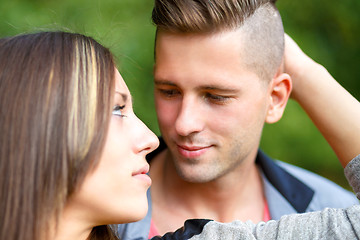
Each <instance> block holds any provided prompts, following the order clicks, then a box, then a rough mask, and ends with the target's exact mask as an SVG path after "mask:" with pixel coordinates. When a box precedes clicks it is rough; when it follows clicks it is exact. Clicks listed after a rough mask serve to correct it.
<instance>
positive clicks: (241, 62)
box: [119, 0, 358, 239]
mask: <svg viewBox="0 0 360 240" xmlns="http://www.w3.org/2000/svg"><path fill="white" fill-rule="evenodd" d="M153 22H154V23H155V24H156V26H157V33H156V45H155V66H154V80H155V103H156V110H157V116H158V121H159V126H160V130H161V134H162V137H163V140H164V141H163V142H162V144H161V146H160V147H159V149H158V150H157V151H156V152H155V153H154V154H152V155H151V156H149V159H150V163H151V171H150V175H151V178H152V180H153V185H152V187H151V191H150V192H149V204H150V205H149V209H150V210H149V213H148V216H147V217H146V218H145V219H144V220H142V221H140V222H137V223H134V224H130V225H127V226H121V227H120V230H119V231H120V232H121V235H122V237H123V238H125V239H127V238H129V239H131V238H132V239H139V238H140V239H146V238H147V237H148V236H153V235H156V234H164V233H165V232H168V231H173V230H175V229H177V228H178V227H180V226H182V225H183V223H184V221H185V220H186V219H190V218H208V219H214V220H217V221H220V222H230V221H233V220H235V219H238V220H243V221H246V220H252V221H253V222H259V221H261V220H265V221H266V220H269V219H279V218H280V217H281V216H282V215H284V214H291V213H302V212H309V211H315V210H320V209H323V208H325V207H347V206H350V205H353V204H356V203H358V201H357V199H356V197H355V196H354V195H353V194H351V193H349V192H347V191H345V190H343V189H341V188H340V187H338V186H336V185H335V184H333V183H331V182H329V181H328V180H325V179H323V178H321V177H319V176H317V175H315V174H313V173H309V172H307V171H305V170H303V169H299V168H297V167H295V166H291V165H289V164H285V163H281V162H274V161H273V160H271V159H270V158H269V157H268V156H266V155H265V154H264V153H262V152H261V151H259V149H258V148H259V143H260V138H261V132H262V129H263V125H264V123H265V122H267V123H274V122H276V121H278V120H279V119H280V118H281V116H282V114H283V111H284V109H285V106H286V103H287V100H288V98H289V96H290V93H291V89H292V81H291V78H290V76H289V75H288V74H287V73H285V72H283V64H282V61H283V54H284V30H283V26H282V22H281V17H280V15H279V12H278V10H277V9H276V7H275V5H274V1H270V0H267V1H266V0H263V1H260V0H210V1H209V0H197V1H194V0H155V7H154V10H153ZM150 193H151V197H150ZM340 196H341V197H340ZM340 199H341V200H340ZM149 231H150V233H149Z"/></svg>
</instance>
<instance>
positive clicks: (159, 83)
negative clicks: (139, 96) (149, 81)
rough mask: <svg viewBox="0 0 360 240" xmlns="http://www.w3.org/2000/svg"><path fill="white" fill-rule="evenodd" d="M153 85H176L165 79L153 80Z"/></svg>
mask: <svg viewBox="0 0 360 240" xmlns="http://www.w3.org/2000/svg"><path fill="white" fill-rule="evenodd" d="M154 83H155V85H169V86H174V87H175V86H176V84H175V83H173V82H170V81H167V80H154Z"/></svg>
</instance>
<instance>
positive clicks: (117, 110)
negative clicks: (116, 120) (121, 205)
mask: <svg viewBox="0 0 360 240" xmlns="http://www.w3.org/2000/svg"><path fill="white" fill-rule="evenodd" d="M124 108H125V105H122V106H120V105H115V106H114V108H113V110H112V114H113V115H115V116H119V117H126V115H124V114H123V113H122V110H123V109H124Z"/></svg>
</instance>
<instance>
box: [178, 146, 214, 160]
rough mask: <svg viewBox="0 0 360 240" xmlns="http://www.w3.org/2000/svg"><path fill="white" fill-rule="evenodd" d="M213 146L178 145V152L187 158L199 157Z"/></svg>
mask: <svg viewBox="0 0 360 240" xmlns="http://www.w3.org/2000/svg"><path fill="white" fill-rule="evenodd" d="M210 147H211V146H185V145H177V148H178V152H179V153H180V154H181V155H182V156H184V157H186V158H197V157H200V156H201V155H203V154H204V153H205V152H207V151H208V150H209V148H210Z"/></svg>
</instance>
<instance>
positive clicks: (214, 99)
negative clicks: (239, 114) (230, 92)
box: [204, 93, 230, 104]
mask: <svg viewBox="0 0 360 240" xmlns="http://www.w3.org/2000/svg"><path fill="white" fill-rule="evenodd" d="M204 97H205V98H206V99H207V100H209V101H211V102H213V103H216V104H224V103H226V101H228V100H229V99H230V97H228V96H221V95H215V94H211V93H206V94H205V96H204Z"/></svg>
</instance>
